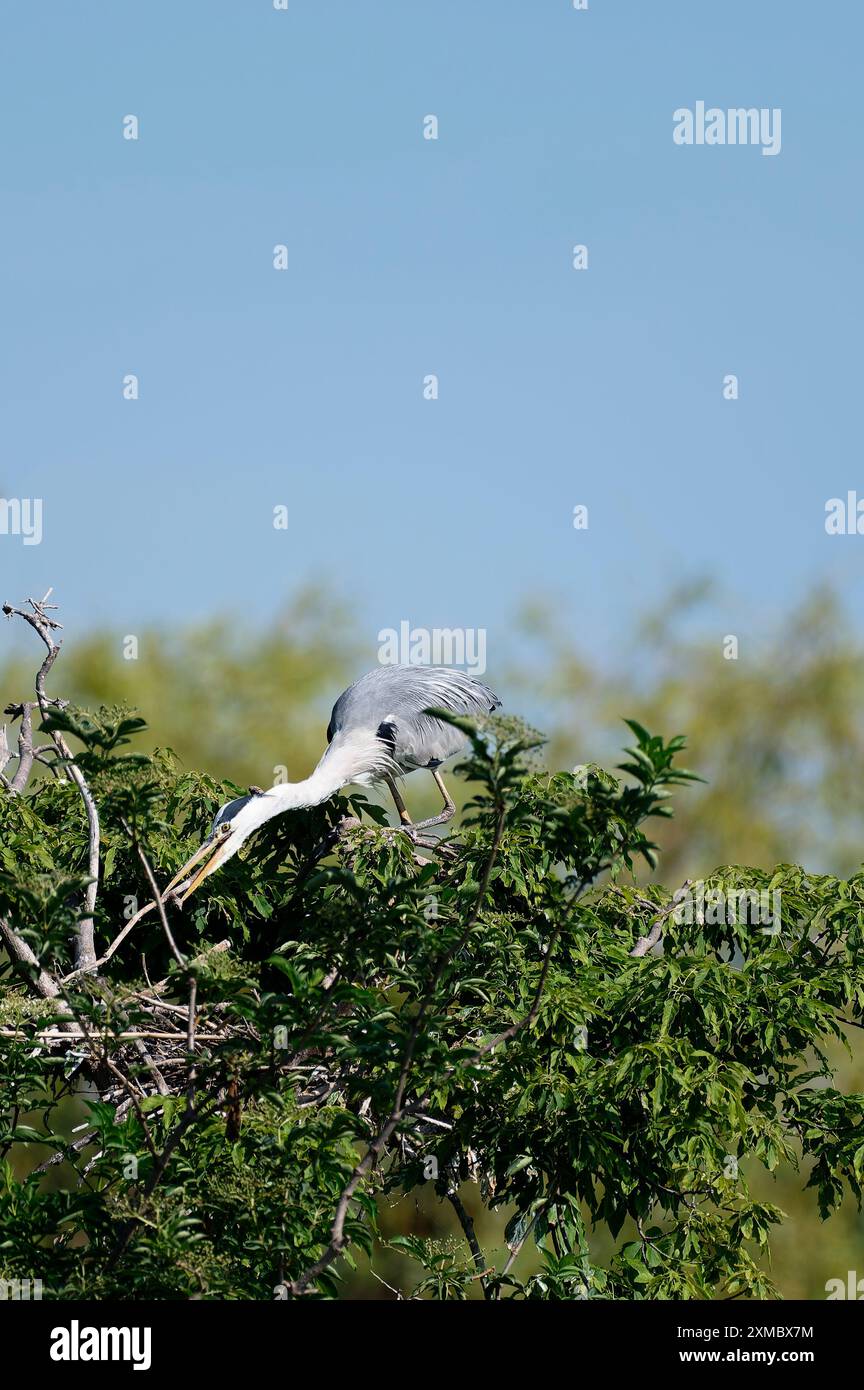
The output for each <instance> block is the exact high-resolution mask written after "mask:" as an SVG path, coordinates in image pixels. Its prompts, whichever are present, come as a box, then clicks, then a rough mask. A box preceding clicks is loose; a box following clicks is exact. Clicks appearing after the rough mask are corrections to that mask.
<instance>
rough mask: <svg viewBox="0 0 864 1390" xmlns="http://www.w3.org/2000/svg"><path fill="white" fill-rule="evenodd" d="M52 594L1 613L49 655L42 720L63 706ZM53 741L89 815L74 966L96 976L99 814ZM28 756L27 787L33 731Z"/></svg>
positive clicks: (39, 690) (55, 735)
mask: <svg viewBox="0 0 864 1390" xmlns="http://www.w3.org/2000/svg"><path fill="white" fill-rule="evenodd" d="M51 592H52V591H51V590H50V589H49V590H48V592H47V594H45V596H44V597H43V598H41V599H32V598H30V599H28V600H27V603H28V605H29V610H30V611H28V609H27V608H15V607H13V605H12V604H9V603H4V604H3V607H2V612H3V613H4V614H5V615H6V617H7V618H11V617H16V618H21V619H22V620H23V621H24V622H25V623H28V624H29V626H30V627H32V628H33V631H34V632H35V633H36V634H37V635H38V637H39V638H40V639H41V641H42V642H43V643H44V645H45V647H46V650H47V655H46V656H45V659H44V661H43V662H42V665H41V666H40V668H39V670H38V672H37V674H36V700H37V703H38V705H39V711H40V713H41V715H42V718H43V720H47V719H48V717H49V715H50V713H51V708H52V706H53V708H55V709H56V708H57V707H58V706H59V705H60V703H61V702H59V701H57V700H51V699H50V698H49V696H48V694H47V691H46V689H45V682H46V680H47V678H48V673H49V672H50V670H51V668H52V666H53V665H54V662H55V661H56V660H57V656H58V654H59V652H60V643H59V642H55V641H54V637H53V635H52V634H53V633H54V632H55V631H57V630H58V629H60V628H61V627H62V624H60V623H58V622H57V620H56V618H52V617H50V616H49V613H50V612H52V611H55V610H56V607H57V605H56V604H53V603H49V602H48V600H49V598H50V597H51ZM31 712H32V708H31ZM25 718H26V715H25V714H24V713H22V733H23V726H24V720H25ZM50 738H51V742H52V743H53V745H54V747H55V748H56V749H57V752H58V753H59V755H60V757H61V758H62V759H63V760H64V765H65V772H66V775H67V777H68V778H69V779H70V781H72V782H74V783H75V785H76V787H77V788H78V792H79V794H80V796H81V799H82V801H83V802H84V808H85V810H86V813H87V827H88V838H89V844H88V856H87V872H88V876H89V882H88V884H87V888H86V890H85V893H84V915H83V916H82V918H81V919H80V921H79V922H78V926H77V928H76V932H75V964H76V966H77V967H78V969H80V970H86V971H90V972H93V971H95V969H96V949H95V945H94V914H95V911H96V896H97V893H98V891H99V812H98V810H97V808H96V802H95V801H94V799H93V796H92V794H91V792H90V788H89V787H88V785H87V780H86V778H85V777H84V774H83V773H82V771H81V769H80V767H77V766H76V764H75V763H74V762H73V761H72V752H71V750H70V748H69V745H68V744H67V743H66V740H65V739H64V738H63V735H62V734H61V733H60V731H59V730H52V731H50ZM20 742H21V740H20V737H19V749H20ZM27 756H29V764H27V766H26V775H25V778H24V781H25V783H26V778H27V776H29V773H30V769H31V768H32V765H33V756H34V754H33V736H32V728H31V729H30V732H29V749H28V750H27ZM20 771H21V764H20V762H19V766H18V772H19V773H20ZM16 777H17V773H16ZM13 784H14V779H13Z"/></svg>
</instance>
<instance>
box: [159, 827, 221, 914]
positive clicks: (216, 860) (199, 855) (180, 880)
mask: <svg viewBox="0 0 864 1390" xmlns="http://www.w3.org/2000/svg"><path fill="white" fill-rule="evenodd" d="M231 839H232V835H231V825H230V823H226V824H225V825H222V826H220V827H219V831H218V832H217V834H215V835H211V836H209V838H208V839H206V840H205V841H204V843H203V845H200V846H199V847H198V849H196V851H195V853H194V854H193V855H192V857H191V859H187V860H186V863H185V864H184V865H183V867H182V868H181V869H178V870H177V873H176V874H175V875H174V877H173V878H172V880H171V882H170V883H169V884H168V887H167V888H166V889H165V892H164V893H163V894H162V898H163V901H164V899H165V898H167V897H168V894H169V893H170V892H171V891H172V890H173V889H174V888H175V887H176V886H177V884H180V885H181V887H182V888H183V889H184V892H183V896H182V897H179V898H178V899H177V901H178V902H179V904H180V906H181V907H182V906H183V904H184V903H185V902H186V899H187V898H189V897H191V895H192V894H193V893H194V892H195V889H196V888H198V887H199V886H200V885H201V884H202V883H203V882H204V880H205V878H209V876H210V875H211V874H212V873H215V872H216V870H217V869H218V868H219V866H220V864H222V863H224V861H225V859H226V858H227V857H228V853H227V851H228V845H229V844H230V842H231ZM202 859H204V860H205V862H204V863H203V864H202V865H201V868H200V869H199V870H198V872H197V873H196V874H195V876H194V878H193V879H191V881H189V882H184V880H185V879H186V877H187V875H188V873H189V870H190V869H191V868H193V867H194V866H195V865H196V864H198V863H199V862H200V861H201V860H202Z"/></svg>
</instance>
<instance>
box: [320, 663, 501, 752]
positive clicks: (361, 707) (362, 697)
mask: <svg viewBox="0 0 864 1390" xmlns="http://www.w3.org/2000/svg"><path fill="white" fill-rule="evenodd" d="M500 704H501V701H500V700H499V699H498V696H497V695H496V694H495V693H494V692H493V691H492V690H490V689H489V687H488V685H484V684H483V683H482V681H478V680H475V679H474V677H473V676H468V675H466V674H465V673H464V672H463V671H454V670H452V669H451V668H450V667H448V666H378V667H376V668H375V670H374V671H368V672H367V673H366V675H365V676H361V677H360V679H359V680H357V681H355V682H354V684H353V685H349V687H348V689H347V690H346V691H344V692H343V694H342V695H340V696H339V699H338V700H337V701H336V703H335V705H334V706H333V713H332V714H331V716H330V723H329V725H328V726H327V742H328V743H331V744H332V742H333V740H334V739H335V738H337V737H338V736H340V735H341V736H343V737H344V736H350V735H351V734H352V733H353V732H354V731H355V730H359V729H363V730H369V731H370V732H374V733H375V734H376V736H377V737H378V738H379V739H380V740H381V741H382V742H383V743H385V744H386V745H387V746H388V747H389V749H390V752H391V755H392V757H393V760H394V762H395V763H396V764H397V766H398V768H399V770H400V771H401V772H412V771H414V769H415V768H420V767H437V766H438V765H439V763H443V762H444V761H445V759H447V758H450V757H452V756H453V754H454V753H458V752H460V751H461V749H462V748H464V747H465V744H466V741H467V740H466V738H465V735H464V734H463V733H462V732H461V730H460V729H456V728H454V727H453V725H452V724H445V723H443V722H442V721H441V720H440V719H435V718H433V717H432V716H431V715H428V714H424V713H423V711H424V710H426V709H429V708H430V707H434V708H438V709H446V710H448V711H449V712H450V713H451V714H465V715H475V716H476V715H481V714H491V713H492V711H493V710H496V709H498V708H499V706H500Z"/></svg>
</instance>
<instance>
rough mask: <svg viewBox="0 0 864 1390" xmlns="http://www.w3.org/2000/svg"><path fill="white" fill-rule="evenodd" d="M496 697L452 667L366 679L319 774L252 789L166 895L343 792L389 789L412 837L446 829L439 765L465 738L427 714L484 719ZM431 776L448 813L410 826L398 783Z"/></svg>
mask: <svg viewBox="0 0 864 1390" xmlns="http://www.w3.org/2000/svg"><path fill="white" fill-rule="evenodd" d="M500 704H501V701H500V700H499V699H498V696H497V695H495V694H494V693H493V691H491V690H490V689H489V687H488V686H486V685H483V684H482V682H481V681H478V680H476V679H475V678H474V677H473V676H469V675H466V674H465V673H464V672H462V671H457V670H453V669H451V668H450V667H446V666H379V667H376V669H375V670H373V671H368V672H367V673H366V675H365V676H361V677H360V679H359V680H357V681H355V682H354V684H353V685H349V687H348V689H347V690H345V691H343V692H342V694H341V695H340V696H339V699H338V700H337V701H336V703H335V705H334V706H333V712H332V714H331V715H330V723H329V724H328V726H327V748H326V749H325V751H324V754H323V756H322V757H321V760H320V762H319V763H318V766H317V767H316V768H315V771H314V772H313V773H312V774H311V775H310V776H309V777H307V778H306V779H305V781H303V782H286V783H282V784H281V785H277V786H274V787H270V788H269V789H268V790H267V791H262V790H261V789H260V788H257V787H256V788H253V789H252V791H251V792H250V794H249V795H248V796H238V797H236V798H235V799H234V800H233V801H229V802H227V803H226V804H225V805H224V806H223V807H221V809H220V810H219V811H218V812H217V814H216V818H215V819H214V821H213V825H212V827H211V830H210V834H209V835H208V837H207V839H206V840H205V841H204V843H203V844H202V845H201V846H200V848H199V849H198V850H196V852H195V853H194V854H193V855H192V857H191V858H190V859H188V860H187V861H186V863H185V864H184V865H183V867H182V869H180V870H179V871H178V872H177V873H176V874H175V875H174V877H173V879H172V880H171V882H170V884H169V885H168V888H167V889H166V890H165V895H166V896H167V894H168V893H169V892H170V891H171V890H172V889H174V888H175V885H177V884H180V885H181V887H182V888H183V889H184V891H183V895H182V897H179V898H178V900H179V901H180V902H181V903H183V902H185V901H186V899H187V898H189V897H190V896H191V894H192V893H194V892H195V890H196V888H198V887H199V885H200V884H201V883H203V881H204V879H205V878H207V877H209V875H210V874H212V873H214V872H215V870H216V869H218V868H221V866H222V865H223V864H225V863H226V862H227V860H229V859H231V858H232V856H233V855H235V854H236V853H237V851H238V849H239V848H240V846H241V845H242V844H243V842H244V841H245V840H247V839H248V838H249V836H250V835H251V834H252V833H253V831H255V830H257V829H258V828H259V826H261V825H264V824H265V822H266V821H268V820H271V819H272V818H273V816H278V815H281V814H282V813H283V812H284V811H290V810H296V809H298V808H301V807H306V806H320V805H321V803H322V802H324V801H329V799H330V797H331V796H335V794H336V793H337V792H338V791H341V789H342V788H343V787H345V786H347V785H348V783H349V782H356V783H359V784H361V785H365V786H369V785H373V784H378V783H383V784H384V785H386V786H387V787H388V788H389V790H390V794H391V796H392V797H393V800H394V802H395V805H396V810H397V811H398V813H399V820H400V823H401V826H402V828H404V829H405V830H406V831H407V832H408V833H409V834H413V832H414V831H417V830H424V829H427V828H428V827H430V826H433V825H443V824H444V823H445V822H446V821H448V820H450V818H451V817H452V816H453V815H454V813H455V811H456V807H455V806H454V804H453V801H452V799H451V797H450V793H449V792H448V790H447V788H446V786H445V784H444V781H443V778H442V777H441V774H440V772H439V771H438V769H439V767H440V766H441V764H442V763H443V762H444V761H445V760H446V759H447V758H450V757H452V756H453V755H454V754H455V753H458V752H459V751H460V750H461V749H462V748H464V746H465V744H466V742H467V740H466V737H465V734H464V733H463V732H462V731H461V730H460V729H457V728H455V727H454V726H453V725H452V724H445V723H444V722H443V721H442V720H440V719H436V718H435V717H434V716H433V715H429V714H426V713H425V711H426V710H427V709H429V708H438V709H443V710H447V711H449V712H450V713H452V714H462V715H484V714H491V713H492V711H493V710H496V709H498V708H499V706H500ZM420 768H426V769H428V771H429V772H431V774H432V777H433V778H434V780H435V783H436V785H437V787H438V790H439V791H440V793H441V795H442V797H443V799H444V809H443V810H442V811H441V812H440V814H439V815H437V816H431V817H430V818H429V819H428V820H424V821H418V822H416V823H414V822H412V820H411V817H410V815H409V814H408V809H407V807H406V805H405V802H404V800H403V799H402V796H401V793H400V791H399V788H398V786H397V785H396V780H395V779H396V777H398V776H403V775H405V774H407V773H409V772H415V771H417V770H418V769H420ZM202 859H206V862H205V863H204V864H203V865H202V867H201V868H199V869H198V871H197V873H196V874H195V876H194V878H192V879H191V880H189V882H188V883H185V884H184V882H183V880H184V877H185V875H186V874H187V873H188V872H189V870H190V869H192V867H193V866H194V865H195V864H198V863H200V861H201V860H202Z"/></svg>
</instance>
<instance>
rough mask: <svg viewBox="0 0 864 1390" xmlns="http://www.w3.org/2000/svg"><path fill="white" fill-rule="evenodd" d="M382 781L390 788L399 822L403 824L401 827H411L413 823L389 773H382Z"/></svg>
mask: <svg viewBox="0 0 864 1390" xmlns="http://www.w3.org/2000/svg"><path fill="white" fill-rule="evenodd" d="M384 781H385V782H386V783H387V786H388V787H389V788H390V795H391V796H392V798H393V800H394V802H395V803H396V810H397V811H398V812H399V819H400V820H401V822H402V824H403V825H413V824H414V822H413V821H412V819H411V817H410V816H409V814H408V807H407V806H406V805H405V802H404V801H403V800H402V793H401V792H400V790H399V788H398V787H397V785H396V783H395V782H394V780H393V778H392V777H391V776H390V773H389V772H385V773H384Z"/></svg>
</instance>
